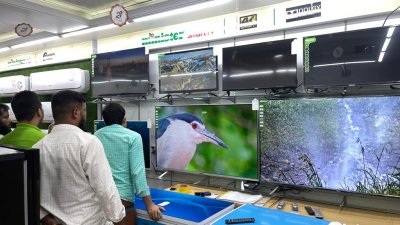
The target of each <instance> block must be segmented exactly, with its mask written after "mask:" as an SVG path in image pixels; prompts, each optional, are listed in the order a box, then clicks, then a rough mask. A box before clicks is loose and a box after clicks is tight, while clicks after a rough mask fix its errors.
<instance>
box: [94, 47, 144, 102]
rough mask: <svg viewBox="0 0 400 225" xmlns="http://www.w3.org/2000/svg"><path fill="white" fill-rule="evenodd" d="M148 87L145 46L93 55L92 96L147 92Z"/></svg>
mask: <svg viewBox="0 0 400 225" xmlns="http://www.w3.org/2000/svg"><path fill="white" fill-rule="evenodd" d="M148 88H149V56H148V55H145V48H135V49H128V50H122V51H116V52H107V53H101V54H95V55H92V96H94V97H102V96H113V95H129V94H145V93H147V91H148Z"/></svg>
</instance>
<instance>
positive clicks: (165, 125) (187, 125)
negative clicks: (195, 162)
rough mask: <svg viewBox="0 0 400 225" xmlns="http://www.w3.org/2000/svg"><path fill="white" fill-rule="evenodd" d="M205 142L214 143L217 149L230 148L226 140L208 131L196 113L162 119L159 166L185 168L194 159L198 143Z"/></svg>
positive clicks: (159, 125) (158, 141) (158, 150)
mask: <svg viewBox="0 0 400 225" xmlns="http://www.w3.org/2000/svg"><path fill="white" fill-rule="evenodd" d="M203 142H210V143H212V144H214V145H215V146H216V148H215V150H216V151H218V150H224V149H225V150H227V149H228V146H227V145H226V144H225V143H224V141H222V140H221V139H220V138H219V137H217V136H216V135H215V134H213V133H212V132H210V131H208V130H207V129H206V128H205V124H204V122H203V121H202V120H201V119H200V118H199V117H197V116H195V115H192V114H189V113H180V114H175V115H170V116H168V117H165V118H162V119H160V120H159V121H158V129H157V166H158V167H161V168H168V169H173V170H184V169H185V168H186V167H187V166H188V164H189V162H190V161H191V160H192V158H193V156H194V154H195V152H196V148H197V145H199V144H201V143H203ZM218 146H219V147H218Z"/></svg>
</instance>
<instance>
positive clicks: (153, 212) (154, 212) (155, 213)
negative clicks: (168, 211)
mask: <svg viewBox="0 0 400 225" xmlns="http://www.w3.org/2000/svg"><path fill="white" fill-rule="evenodd" d="M161 210H162V211H165V209H164V208H163V207H161V206H158V205H155V204H152V205H151V206H150V207H147V214H148V215H149V217H150V219H152V220H154V221H159V220H161V219H162V214H161Z"/></svg>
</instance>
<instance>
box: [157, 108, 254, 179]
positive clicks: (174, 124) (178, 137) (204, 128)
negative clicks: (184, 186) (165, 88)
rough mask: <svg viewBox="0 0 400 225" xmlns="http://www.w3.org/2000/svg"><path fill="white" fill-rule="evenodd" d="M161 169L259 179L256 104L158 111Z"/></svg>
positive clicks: (158, 147)
mask: <svg viewBox="0 0 400 225" xmlns="http://www.w3.org/2000/svg"><path fill="white" fill-rule="evenodd" d="M155 110H156V111H155V117H156V118H155V119H156V120H155V121H156V138H157V140H156V145H157V167H158V168H160V169H164V170H171V171H185V172H191V173H200V174H207V175H217V176H224V177H232V178H237V179H246V180H258V179H259V176H258V174H259V166H258V164H259V163H258V138H257V136H258V132H257V111H253V110H252V107H251V105H248V104H243V105H240V104H235V105H190V106H189V105H188V106H156V108H155Z"/></svg>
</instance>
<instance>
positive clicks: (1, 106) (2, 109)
mask: <svg viewBox="0 0 400 225" xmlns="http://www.w3.org/2000/svg"><path fill="white" fill-rule="evenodd" d="M8 110H10V107H8V105H6V104H3V103H0V116H1V115H3V113H4V112H6V111H8Z"/></svg>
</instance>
